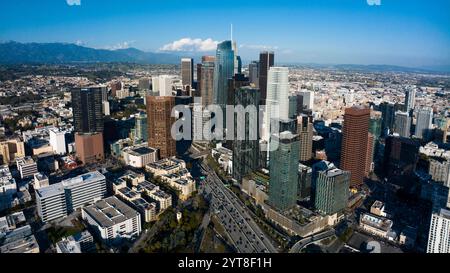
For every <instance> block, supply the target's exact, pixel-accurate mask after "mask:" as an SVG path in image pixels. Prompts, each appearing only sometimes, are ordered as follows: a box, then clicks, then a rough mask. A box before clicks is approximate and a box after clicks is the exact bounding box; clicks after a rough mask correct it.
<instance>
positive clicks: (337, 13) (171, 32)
mask: <svg viewBox="0 0 450 273" xmlns="http://www.w3.org/2000/svg"><path fill="white" fill-rule="evenodd" d="M0 7H1V9H2V11H3V14H2V16H1V17H0V40H2V41H7V40H14V41H18V42H65V43H76V44H79V45H84V46H87V47H93V48H106V49H120V48H128V47H135V48H138V49H141V50H144V51H154V52H157V51H164V52H173V53H177V54H178V53H183V52H190V53H192V54H195V55H200V54H208V53H209V54H210V53H212V52H214V49H215V46H216V44H217V42H219V41H222V40H226V39H230V25H231V24H233V25H234V32H233V36H234V39H235V40H236V41H237V43H238V45H239V54H240V55H241V56H242V58H243V59H244V60H247V61H249V60H252V59H256V58H257V53H258V52H259V51H261V50H266V49H267V50H273V51H275V52H276V54H277V62H299V63H345V64H350V63H351V64H388V65H401V66H409V67H432V66H450V14H449V13H448V10H450V1H446V0H436V1H433V5H431V4H430V2H428V1H425V0H409V1H407V0H395V1H394V0H381V1H379V0H315V1H310V0H300V1H288V0H279V1H276V2H273V1H272V2H261V1H256V0H249V1H245V2H244V1H236V0H232V1H226V2H224V1H207V0H195V1H194V0H166V1H146V0H135V1H133V3H132V4H131V3H130V1H125V0H110V1H99V0H41V1H8V2H6V1H2V2H1V3H0Z"/></svg>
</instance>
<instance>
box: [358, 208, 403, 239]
mask: <svg viewBox="0 0 450 273" xmlns="http://www.w3.org/2000/svg"><path fill="white" fill-rule="evenodd" d="M359 226H360V227H361V228H362V229H363V230H365V231H367V232H369V233H371V234H373V235H375V236H379V237H381V238H385V239H388V240H391V241H393V240H395V239H396V237H397V236H396V234H395V232H393V230H392V226H393V222H392V220H390V219H387V218H384V217H380V216H376V215H374V214H370V213H363V214H362V215H361V218H360V220H359Z"/></svg>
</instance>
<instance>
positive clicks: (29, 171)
mask: <svg viewBox="0 0 450 273" xmlns="http://www.w3.org/2000/svg"><path fill="white" fill-rule="evenodd" d="M16 164H17V170H18V171H19V173H20V177H21V178H22V179H25V178H30V177H33V176H34V174H35V173H38V167H37V164H36V162H35V161H34V160H33V159H32V158H31V157H24V158H20V159H16Z"/></svg>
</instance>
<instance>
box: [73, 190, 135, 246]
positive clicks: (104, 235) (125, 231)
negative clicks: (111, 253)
mask: <svg viewBox="0 0 450 273" xmlns="http://www.w3.org/2000/svg"><path fill="white" fill-rule="evenodd" d="M82 217H83V219H84V220H85V221H87V222H88V223H89V225H90V226H92V228H93V229H94V230H95V232H96V234H97V235H98V236H99V237H100V238H101V239H102V240H103V241H104V242H105V243H106V244H110V245H113V244H116V243H120V242H121V241H122V240H123V239H133V238H136V237H137V236H139V234H140V233H141V215H140V214H139V212H137V211H136V210H134V209H132V208H131V207H129V206H127V205H126V204H125V203H124V202H122V201H120V200H119V199H117V197H115V196H113V197H108V198H105V199H102V200H99V201H97V202H95V203H94V204H92V205H89V206H87V207H84V208H83V209H82Z"/></svg>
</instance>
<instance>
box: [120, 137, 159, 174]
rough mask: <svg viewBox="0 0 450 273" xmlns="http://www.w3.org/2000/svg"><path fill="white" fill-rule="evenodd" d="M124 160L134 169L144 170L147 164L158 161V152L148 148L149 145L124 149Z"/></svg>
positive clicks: (144, 144)
mask: <svg viewBox="0 0 450 273" xmlns="http://www.w3.org/2000/svg"><path fill="white" fill-rule="evenodd" d="M122 158H123V160H124V162H125V164H127V165H129V166H131V167H134V168H144V167H145V166H146V165H147V164H150V163H153V162H155V161H156V160H157V159H158V158H157V150H156V149H153V148H150V147H148V144H147V143H143V144H140V145H138V146H132V147H127V148H124V149H123V150H122Z"/></svg>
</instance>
